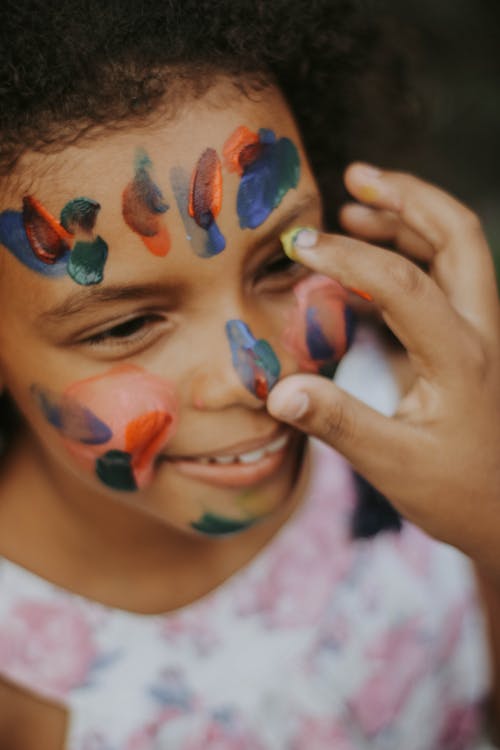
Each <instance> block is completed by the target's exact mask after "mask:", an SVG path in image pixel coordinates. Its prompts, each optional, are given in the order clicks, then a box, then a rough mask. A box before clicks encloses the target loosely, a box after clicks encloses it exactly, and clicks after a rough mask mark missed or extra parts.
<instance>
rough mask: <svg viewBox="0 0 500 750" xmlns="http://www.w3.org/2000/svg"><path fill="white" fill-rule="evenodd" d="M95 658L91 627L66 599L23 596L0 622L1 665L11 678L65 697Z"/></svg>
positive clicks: (89, 667)
mask: <svg viewBox="0 0 500 750" xmlns="http://www.w3.org/2000/svg"><path fill="white" fill-rule="evenodd" d="M96 657H97V649H96V646H95V644H94V642H93V639H92V631H91V629H90V627H89V625H88V623H87V621H86V620H85V618H84V616H83V614H82V613H81V612H80V611H78V609H76V607H74V606H72V605H71V604H70V603H63V602H58V603H55V604H54V603H44V602H37V601H23V602H20V603H18V604H17V605H16V606H15V607H14V608H13V609H12V610H11V611H10V612H9V614H8V616H7V617H6V619H5V620H4V621H3V623H2V624H1V625H0V665H1V668H2V671H3V672H5V674H7V675H8V676H9V677H11V678H12V679H14V680H16V681H18V682H20V683H21V684H26V685H29V686H31V687H37V686H42V685H43V687H44V690H45V691H48V692H49V693H50V694H51V696H52V697H54V698H56V699H57V698H63V697H64V696H66V695H67V693H68V692H69V691H70V690H72V689H73V688H75V687H78V686H80V685H82V684H84V683H85V681H86V678H87V676H88V674H89V671H90V669H91V668H92V666H93V663H94V662H95V660H96Z"/></svg>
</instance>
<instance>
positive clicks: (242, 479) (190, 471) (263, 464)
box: [167, 430, 292, 489]
mask: <svg viewBox="0 0 500 750" xmlns="http://www.w3.org/2000/svg"><path fill="white" fill-rule="evenodd" d="M283 434H284V433H283V431H282V430H280V431H279V433H275V435H274V436H271V437H269V438H267V439H266V440H265V441H264V440H263V439H262V438H261V439H259V440H258V441H257V440H253V441H248V442H246V443H239V444H238V450H236V447H237V446H236V445H235V446H232V447H231V448H230V449H228V450H226V451H224V453H228V454H230V453H238V452H240V453H244V452H247V451H250V450H258V449H259V448H264V447H265V446H266V445H267V444H268V443H270V442H272V441H273V439H274V440H275V439H276V436H278V437H279V436H280V435H283ZM291 442H292V441H291V440H289V441H288V443H287V444H286V445H285V446H284V447H283V448H282V449H281V450H279V451H276V453H270V454H267V455H265V456H263V457H262V458H261V459H260V460H259V461H255V462H253V463H250V464H245V463H233V464H216V463H198V462H197V461H194V460H186V459H183V458H182V457H179V458H175V457H169V458H168V459H167V463H168V465H169V466H171V467H172V468H173V469H174V470H175V471H177V472H178V473H179V474H182V475H183V476H185V477H189V478H190V479H195V480H197V481H200V482H204V483H206V484H211V485H213V486H215V487H221V488H235V489H236V488H243V487H252V486H254V485H256V484H259V483H261V482H264V481H265V480H266V479H268V478H269V477H271V476H272V475H273V474H275V473H276V472H277V471H278V470H279V469H280V468H281V466H282V464H283V462H284V460H285V457H286V455H287V453H288V451H289V450H290V447H291ZM239 446H242V447H243V449H244V450H242V449H241V448H240V447H239ZM211 455H212V456H217V455H223V452H222V451H219V452H218V453H212V454H211Z"/></svg>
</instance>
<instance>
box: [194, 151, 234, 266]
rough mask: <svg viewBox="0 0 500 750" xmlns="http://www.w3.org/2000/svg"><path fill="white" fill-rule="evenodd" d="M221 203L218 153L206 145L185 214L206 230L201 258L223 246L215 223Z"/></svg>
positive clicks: (219, 249)
mask: <svg viewBox="0 0 500 750" xmlns="http://www.w3.org/2000/svg"><path fill="white" fill-rule="evenodd" d="M221 205H222V169H221V164H220V160H219V157H218V156H217V152H216V151H215V149H213V148H207V149H205V151H204V152H203V153H202V155H201V156H200V158H199V159H198V163H197V165H196V167H195V170H194V172H193V176H192V179H191V186H190V189H189V203H188V213H189V215H190V216H191V217H192V218H193V219H194V220H195V222H196V224H197V225H198V226H199V227H201V228H202V229H204V230H205V231H206V233H207V239H206V243H205V247H204V252H203V255H202V256H201V257H203V258H209V257H211V256H212V255H217V254H218V253H220V252H222V250H224V248H225V247H226V240H225V239H224V237H223V235H222V234H221V232H220V229H219V227H218V226H217V224H216V223H215V219H216V218H217V216H218V215H219V213H220V209H221Z"/></svg>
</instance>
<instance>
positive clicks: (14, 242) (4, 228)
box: [0, 210, 69, 278]
mask: <svg viewBox="0 0 500 750" xmlns="http://www.w3.org/2000/svg"><path fill="white" fill-rule="evenodd" d="M0 243H1V244H2V245H3V246H4V247H6V248H7V250H8V251H9V252H10V253H12V255H14V257H16V258H17V260H19V261H20V262H21V263H22V264H23V265H24V266H26V267H27V268H30V269H31V270H32V271H36V273H40V274H43V275H44V276H51V277H53V278H60V277H61V276H65V275H66V271H67V263H68V258H69V248H68V250H66V251H65V252H64V254H63V255H61V256H60V257H59V258H58V259H56V260H55V261H54V263H46V262H45V261H42V260H39V259H38V257H37V256H36V255H35V253H34V251H33V248H32V246H31V243H30V241H29V239H28V235H27V233H26V227H25V226H24V221H23V214H22V213H21V212H20V211H12V210H7V211H3V212H2V213H0Z"/></svg>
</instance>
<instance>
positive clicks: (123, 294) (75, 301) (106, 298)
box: [39, 282, 179, 323]
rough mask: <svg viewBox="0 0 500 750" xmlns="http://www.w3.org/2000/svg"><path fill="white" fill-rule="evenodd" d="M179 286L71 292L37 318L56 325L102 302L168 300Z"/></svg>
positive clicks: (135, 285) (131, 286) (176, 292)
mask: <svg viewBox="0 0 500 750" xmlns="http://www.w3.org/2000/svg"><path fill="white" fill-rule="evenodd" d="M178 294H179V284H176V285H175V286H173V285H171V284H161V283H158V282H153V283H149V284H120V285H117V286H108V287H102V288H101V287H92V288H91V289H82V290H81V291H77V292H73V294H70V295H69V296H68V297H67V298H66V299H65V300H63V302H61V303H59V304H57V305H54V307H51V308H49V309H48V310H46V311H45V312H43V313H42V314H41V315H40V316H39V321H40V322H43V323H57V322H58V321H60V320H61V319H62V318H66V317H68V316H71V315H78V314H80V313H82V312H88V311H89V308H92V307H99V306H100V305H102V304H103V303H104V302H120V301H125V302H126V301H131V300H132V301H133V300H143V299H146V298H148V297H155V296H156V297H159V296H161V297H162V298H165V299H168V298H171V299H172V298H174V297H177V296H178Z"/></svg>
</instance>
